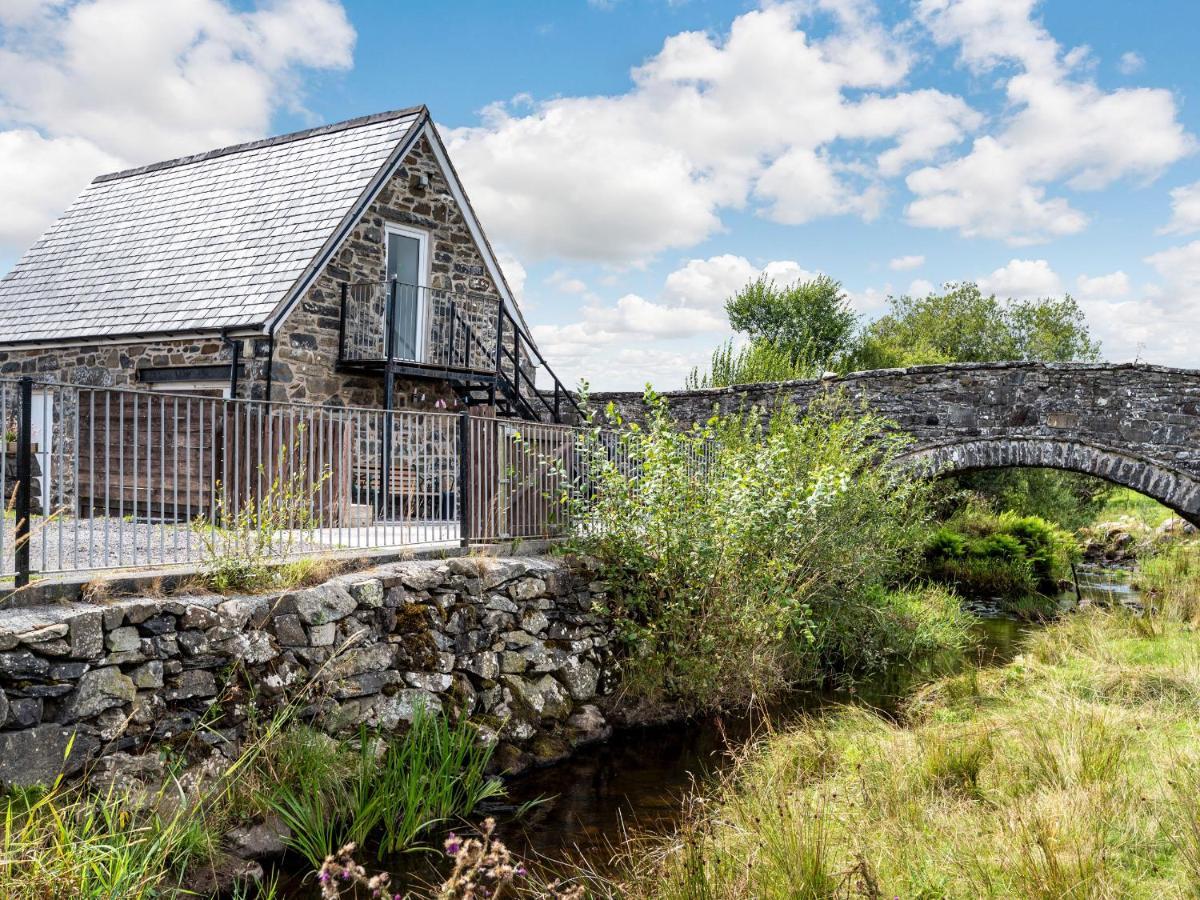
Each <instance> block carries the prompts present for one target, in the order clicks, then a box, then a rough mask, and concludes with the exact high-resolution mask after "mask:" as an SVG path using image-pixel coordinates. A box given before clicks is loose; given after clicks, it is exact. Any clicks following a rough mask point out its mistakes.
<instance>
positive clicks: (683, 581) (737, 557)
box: [566, 395, 928, 709]
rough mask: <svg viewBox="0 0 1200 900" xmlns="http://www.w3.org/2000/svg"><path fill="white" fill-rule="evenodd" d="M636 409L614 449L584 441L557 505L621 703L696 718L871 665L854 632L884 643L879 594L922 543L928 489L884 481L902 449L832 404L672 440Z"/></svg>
mask: <svg viewBox="0 0 1200 900" xmlns="http://www.w3.org/2000/svg"><path fill="white" fill-rule="evenodd" d="M649 403H650V406H651V416H650V421H649V423H648V427H647V428H645V429H643V428H639V427H637V426H634V425H625V424H623V423H619V422H618V423H617V429H618V430H617V435H616V438H615V445H614V441H613V439H611V438H608V437H606V436H605V434H604V433H602V432H601V430H600V429H599V428H597V429H596V431H595V433H594V434H593V435H592V437H591V439H590V440H589V441H587V442H585V447H584V451H585V452H584V456H585V463H584V467H583V468H584V471H583V472H582V473H581V474H579V476H578V477H577V478H575V479H573V480H572V481H570V482H569V484H568V487H567V497H566V503H567V505H568V506H569V507H571V511H572V513H573V517H574V518H573V521H575V522H577V523H578V525H579V530H580V536H579V537H578V539H577V540H576V549H579V550H582V551H584V552H587V553H590V554H593V555H596V556H598V557H599V558H600V559H601V560H602V562H603V563H604V565H605V569H606V575H607V577H608V578H609V580H610V581H611V582H612V584H613V590H612V591H611V592H610V596H611V597H612V598H613V599H612V601H611V603H612V610H611V611H612V612H613V613H614V614H615V618H616V620H617V622H618V627H619V630H620V637H621V639H622V641H623V644H624V647H625V649H626V650H627V659H626V661H625V663H624V669H623V674H622V678H623V685H624V686H625V688H626V689H628V690H632V691H634V692H637V693H640V694H643V695H646V696H649V697H651V698H654V699H659V700H671V701H673V702H677V703H680V704H681V705H682V706H684V707H685V708H692V709H699V708H702V707H708V706H719V705H724V704H729V703H738V702H744V701H746V700H748V699H750V698H753V697H762V696H764V695H769V694H771V693H772V692H774V691H776V690H778V689H780V688H781V687H782V686H784V685H786V684H788V683H794V682H797V681H815V680H819V679H821V678H823V677H825V676H827V675H830V674H834V673H836V672H839V671H843V670H845V669H850V670H864V669H869V668H871V667H872V666H873V665H876V664H878V663H879V661H880V659H881V656H880V654H879V653H878V652H877V651H878V647H879V645H880V642H879V641H866V642H864V641H863V639H862V636H863V633H864V631H866V632H869V631H870V630H871V629H873V628H885V627H894V621H893V620H892V619H890V618H889V616H888V615H885V614H884V612H885V605H881V602H880V600H879V597H880V596H881V595H880V594H879V593H878V592H879V590H880V588H881V586H884V585H888V584H892V583H898V582H902V581H905V580H907V577H908V573H909V572H911V570H912V567H913V564H914V562H915V561H916V557H917V556H918V554H919V552H920V547H921V540H922V537H923V534H924V532H925V529H926V528H927V508H928V507H927V504H926V495H927V493H928V485H927V483H926V482H924V481H923V480H920V479H917V478H914V477H912V476H911V475H910V474H908V473H907V472H904V471H903V470H901V469H899V468H898V467H891V466H889V465H888V462H889V461H890V460H891V459H893V458H894V457H895V456H896V454H897V453H899V452H900V450H901V449H902V447H903V446H904V439H902V438H900V437H897V436H895V435H893V434H891V433H889V432H888V431H887V429H886V425H887V423H886V422H885V421H884V420H882V419H880V418H878V417H876V416H873V415H871V414H864V413H862V412H861V411H860V410H859V409H858V408H856V407H851V406H850V405H848V404H847V403H846V402H845V401H844V400H842V399H840V398H838V397H833V398H831V399H829V400H827V401H824V402H820V403H815V404H813V405H812V406H811V407H810V408H809V410H808V412H807V414H806V415H804V416H801V415H799V414H798V413H797V411H796V410H795V409H794V408H792V407H790V406H788V405H786V404H781V405H780V406H779V408H778V409H777V410H776V412H775V413H774V414H772V415H771V416H769V417H765V420H764V417H763V416H761V415H760V413H759V412H758V411H757V410H751V411H749V412H747V413H746V414H744V415H734V416H728V417H724V418H713V419H712V420H710V421H709V422H707V423H706V424H704V425H702V426H696V427H694V428H691V429H688V430H680V429H678V428H677V427H676V426H675V424H674V422H673V421H671V420H670V419H669V417H668V415H667V413H666V411H665V409H664V408H663V406H662V404H661V403H660V402H658V401H657V400H655V398H654V397H653V396H652V395H651V396H650V397H649ZM614 460H621V461H628V462H629V465H627V466H626V465H618V464H617V462H615V461H614ZM852 608H853V609H859V610H868V611H870V612H869V613H868V612H863V613H862V614H861V615H848V614H847V610H848V609H852ZM916 621H917V620H915V619H914V620H913V622H914V623H915V622H916Z"/></svg>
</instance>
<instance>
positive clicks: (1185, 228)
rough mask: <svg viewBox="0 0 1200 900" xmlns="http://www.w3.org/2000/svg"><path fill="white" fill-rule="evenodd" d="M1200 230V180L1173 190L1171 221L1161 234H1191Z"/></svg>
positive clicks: (1162, 229)
mask: <svg viewBox="0 0 1200 900" xmlns="http://www.w3.org/2000/svg"><path fill="white" fill-rule="evenodd" d="M1193 231H1200V181H1195V182H1192V183H1191V184H1185V185H1183V186H1182V187H1177V188H1174V189H1173V190H1172V191H1171V221H1170V222H1168V223H1167V224H1166V225H1165V226H1164V227H1163V228H1161V229H1159V233H1160V234H1191V233H1192V232H1193Z"/></svg>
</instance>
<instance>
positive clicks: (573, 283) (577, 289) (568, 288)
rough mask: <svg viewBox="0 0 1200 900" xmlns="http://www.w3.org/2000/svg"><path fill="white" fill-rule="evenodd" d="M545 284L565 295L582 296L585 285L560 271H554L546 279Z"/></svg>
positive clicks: (585, 288)
mask: <svg viewBox="0 0 1200 900" xmlns="http://www.w3.org/2000/svg"><path fill="white" fill-rule="evenodd" d="M546 284H548V285H550V286H551V287H552V288H554V289H555V290H558V291H562V292H563V293H566V294H583V293H585V292H586V291H587V289H588V287H587V285H586V284H585V283H584V282H583V281H582V280H581V279H579V278H574V277H572V276H571V275H569V274H567V272H565V271H563V270H562V269H556V270H555V271H553V272H551V273H550V275H549V277H547V278H546Z"/></svg>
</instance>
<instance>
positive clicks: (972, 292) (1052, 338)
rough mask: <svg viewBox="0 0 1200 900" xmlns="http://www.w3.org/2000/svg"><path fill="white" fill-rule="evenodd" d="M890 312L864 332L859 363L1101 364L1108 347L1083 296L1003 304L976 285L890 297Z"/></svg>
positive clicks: (872, 365)
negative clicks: (1095, 335) (1094, 334)
mask: <svg viewBox="0 0 1200 900" xmlns="http://www.w3.org/2000/svg"><path fill="white" fill-rule="evenodd" d="M888 303H889V305H890V307H891V309H890V310H889V311H888V313H887V315H885V316H883V317H881V318H880V319H878V320H876V321H875V322H872V323H871V324H870V325H869V326H867V328H866V329H865V330H864V332H863V337H862V341H861V345H860V347H859V352H858V354H857V356H856V357H855V363H856V365H857V366H858V367H859V368H887V367H891V366H911V365H921V364H925V363H944V362H997V361H1000V360H1008V359H1018V360H1028V361H1041V362H1067V361H1070V360H1080V361H1093V360H1096V359H1098V358H1099V356H1100V345H1099V343H1097V342H1096V341H1093V340H1092V338H1091V335H1090V334H1089V332H1088V326H1087V319H1086V318H1085V317H1084V314H1083V311H1082V310H1081V309H1080V308H1079V304H1077V303H1076V302H1075V299H1074V298H1073V297H1071V295H1070V294H1067V295H1065V296H1063V297H1061V298H1058V297H1045V298H1041V299H1037V300H1019V301H1018V300H1007V301H1001V300H998V299H996V296H995V295H994V294H993V295H988V296H984V294H983V292H982V291H980V290H979V286H978V285H976V284H973V283H970V282H968V283H965V284H948V285H946V291H945V292H944V293H941V294H930V295H928V296H926V297H909V296H907V295H905V296H901V297H889V298H888Z"/></svg>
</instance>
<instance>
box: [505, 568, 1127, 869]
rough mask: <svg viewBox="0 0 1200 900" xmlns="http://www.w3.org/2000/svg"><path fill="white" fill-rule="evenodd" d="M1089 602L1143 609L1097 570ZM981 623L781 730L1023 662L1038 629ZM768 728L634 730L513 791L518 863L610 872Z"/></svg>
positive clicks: (735, 718) (790, 709) (715, 725)
mask: <svg viewBox="0 0 1200 900" xmlns="http://www.w3.org/2000/svg"><path fill="white" fill-rule="evenodd" d="M1078 581H1079V591H1080V599H1082V600H1083V601H1084V602H1091V603H1099V604H1113V603H1122V604H1125V605H1130V606H1137V593H1136V591H1135V590H1134V588H1133V587H1132V585H1131V584H1130V578H1129V571H1128V570H1125V569H1115V568H1105V567H1102V566H1098V565H1086V564H1084V565H1080V566H1079V567H1078ZM1076 602H1077V601H1076V597H1075V593H1074V591H1073V590H1072V591H1069V592H1068V593H1066V594H1064V595H1063V597H1062V605H1063V609H1064V611H1066V610H1070V609H1072V608H1074V607H1075V605H1076ZM966 605H967V609H968V611H969V612H971V613H973V614H974V615H975V616H976V617H977V621H976V622H975V624H974V626H973V628H974V630H975V633H976V637H977V639H978V641H977V643H976V644H975V646H973V647H971V648H969V649H967V650H965V651H962V652H949V653H942V654H938V655H936V656H935V657H932V658H929V659H926V660H924V661H922V662H920V663H918V664H914V665H911V666H908V667H905V668H904V669H900V670H896V671H893V672H891V673H888V675H887V676H885V677H881V678H876V679H872V680H869V681H866V682H859V683H858V684H856V685H855V687H854V688H853V689H851V690H846V689H836V688H831V689H824V690H814V691H796V692H794V693H792V694H791V695H790V696H789V697H788V698H787V699H786V700H785V701H784V702H782V703H780V704H777V705H776V706H775V707H774V708H773V709H771V710H770V712H769V715H770V717H771V724H772V726H773V727H780V726H786V725H787V724H788V723H789V722H794V721H796V720H797V719H798V718H800V717H802V716H811V715H814V714H818V715H819V714H820V712H821V710H822V709H825V708H828V707H830V706H831V705H842V704H846V703H858V704H864V705H867V706H869V707H871V708H873V709H876V710H878V711H880V712H881V713H883V714H884V715H888V714H891V713H894V712H895V711H896V710H897V708H898V706H899V704H900V702H901V701H902V700H903V699H904V698H905V697H906V696H907V695H908V694H909V693H911V691H912V690H913V689H914V688H915V687H917V686H919V685H921V684H923V683H925V682H927V681H929V680H931V679H932V678H936V677H938V676H940V675H950V674H953V673H955V672H958V671H962V670H963V669H965V668H967V667H969V666H996V665H1003V664H1005V663H1007V662H1009V661H1010V660H1011V659H1013V657H1015V656H1016V655H1017V654H1018V653H1020V652H1021V648H1022V646H1023V644H1024V640H1023V639H1024V637H1025V635H1027V634H1028V633H1029V632H1030V631H1031V630H1033V629H1036V628H1038V627H1039V626H1038V625H1037V624H1035V623H1029V622H1021V621H1017V620H1015V619H1010V618H1006V617H1004V616H1002V615H1000V614H999V613H998V612H997V611H996V608H995V606H994V605H993V604H990V603H988V602H987V601H974V602H968V603H967V604H966ZM762 724H763V717H762V715H761V714H759V715H728V714H727V715H724V716H709V717H705V718H701V719H696V720H692V721H689V722H684V723H680V724H673V725H663V726H655V727H648V728H637V729H628V730H625V731H622V732H618V733H617V734H616V735H614V736H613V738H612V739H611V740H609V741H607V742H605V743H603V744H597V745H594V746H592V747H587V748H584V749H582V750H580V751H578V752H577V753H576V754H575V755H574V756H573V757H572V758H571V759H569V760H567V761H566V762H563V763H559V764H558V765H555V766H551V767H549V768H546V769H541V770H537V771H534V772H531V773H528V774H526V775H524V776H523V777H521V778H517V779H514V780H513V781H512V782H510V785H509V792H508V798H507V801H508V802H507V803H506V804H505V805H504V807H501V808H496V809H494V810H493V811H492V814H494V815H495V816H496V818H497V820H498V821H500V822H502V823H503V824H502V829H503V831H504V834H503V837H504V839H505V840H506V841H507V842H508V843H509V845H510V847H512V848H513V849H514V850H516V851H517V852H518V853H522V854H526V855H529V856H540V857H545V858H549V859H551V860H554V859H570V860H573V861H575V862H579V861H583V862H585V863H586V864H587V865H588V866H590V867H592V868H594V869H596V870H597V871H601V872H603V871H604V870H605V869H606V867H607V866H608V864H609V861H610V857H611V856H612V849H613V847H615V846H616V845H618V844H620V843H621V842H622V840H623V839H624V834H625V831H626V830H627V829H630V830H637V831H655V832H662V831H668V830H670V829H672V828H674V827H675V826H676V824H678V822H679V817H680V814H681V811H682V808H683V802H682V801H683V798H684V796H685V795H686V794H687V793H688V792H689V791H690V790H691V788H692V787H693V785H694V783H695V781H696V780H697V779H703V778H705V777H709V776H711V775H714V774H716V773H719V772H720V771H722V770H723V769H725V768H727V767H728V766H729V765H730V764H731V763H732V761H733V757H734V755H735V754H736V752H737V750H738V749H739V748H741V747H742V746H743V745H744V744H745V742H746V741H747V740H750V739H751V738H752V737H753V736H754V734H755V733H756V731H757V729H758V728H759V727H760V726H761V725H762ZM539 797H540V798H546V799H544V800H543V802H541V803H539V804H538V805H537V806H535V807H534V808H533V809H532V810H530V811H529V812H527V813H526V814H525V816H524V817H523V818H522V819H521V820H520V821H519V822H513V821H511V820H510V821H508V822H507V823H505V822H504V820H505V818H506V813H507V814H508V816H511V814H512V812H513V811H514V810H515V809H516V808H517V807H518V806H519V805H520V804H522V803H527V802H531V801H534V800H536V799H538V798H539Z"/></svg>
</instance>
